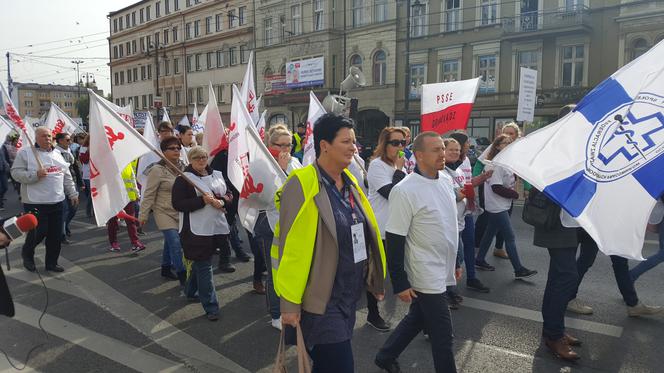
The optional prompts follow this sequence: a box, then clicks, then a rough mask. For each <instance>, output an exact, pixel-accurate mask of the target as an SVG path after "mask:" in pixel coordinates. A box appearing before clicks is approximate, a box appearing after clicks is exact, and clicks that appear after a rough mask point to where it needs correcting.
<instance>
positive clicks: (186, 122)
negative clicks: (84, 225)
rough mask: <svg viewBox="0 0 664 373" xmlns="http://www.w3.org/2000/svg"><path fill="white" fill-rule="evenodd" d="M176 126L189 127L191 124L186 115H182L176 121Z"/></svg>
mask: <svg viewBox="0 0 664 373" xmlns="http://www.w3.org/2000/svg"><path fill="white" fill-rule="evenodd" d="M178 126H182V127H191V124H190V123H189V118H188V117H187V116H186V115H185V116H183V117H182V119H180V121H179V122H178Z"/></svg>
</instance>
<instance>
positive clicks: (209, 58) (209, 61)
mask: <svg viewBox="0 0 664 373" xmlns="http://www.w3.org/2000/svg"><path fill="white" fill-rule="evenodd" d="M213 56H214V52H207V55H206V58H205V59H206V62H207V69H208V70H212V57H213Z"/></svg>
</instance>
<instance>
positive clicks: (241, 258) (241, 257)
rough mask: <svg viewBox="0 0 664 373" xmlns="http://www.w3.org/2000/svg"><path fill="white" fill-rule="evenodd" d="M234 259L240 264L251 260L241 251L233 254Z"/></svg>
mask: <svg viewBox="0 0 664 373" xmlns="http://www.w3.org/2000/svg"><path fill="white" fill-rule="evenodd" d="M235 257H236V258H237V260H239V261H241V262H245V263H246V262H248V261H250V260H251V255H249V254H247V253H245V252H244V251H242V250H238V251H236V252H235Z"/></svg>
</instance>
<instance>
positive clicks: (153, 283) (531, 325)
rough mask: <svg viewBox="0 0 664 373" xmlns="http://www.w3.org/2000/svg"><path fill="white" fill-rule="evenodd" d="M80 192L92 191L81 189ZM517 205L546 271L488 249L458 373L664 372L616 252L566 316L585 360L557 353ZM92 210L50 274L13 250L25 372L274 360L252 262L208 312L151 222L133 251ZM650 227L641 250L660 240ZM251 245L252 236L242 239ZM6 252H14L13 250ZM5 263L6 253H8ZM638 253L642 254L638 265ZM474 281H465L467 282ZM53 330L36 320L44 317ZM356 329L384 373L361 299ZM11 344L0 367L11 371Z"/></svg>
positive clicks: (398, 307) (464, 322) (460, 317)
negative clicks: (172, 265) (166, 255)
mask: <svg viewBox="0 0 664 373" xmlns="http://www.w3.org/2000/svg"><path fill="white" fill-rule="evenodd" d="M6 197H7V203H6V206H7V209H6V210H5V211H4V212H3V215H4V216H5V217H8V216H11V215H13V214H15V213H18V212H19V210H20V204H19V202H18V198H17V195H16V193H15V192H14V191H13V190H12V191H10V192H9V193H8V194H7V196H6ZM82 203H83V204H85V203H87V201H85V200H84V201H83V202H82ZM520 214H521V209H520V207H518V206H517V207H515V210H514V215H513V217H512V222H513V225H514V228H515V232H516V235H517V237H518V241H517V244H518V247H519V254H520V256H521V260H522V262H523V263H524V265H525V266H527V267H528V268H532V269H536V270H538V271H539V274H538V275H537V276H535V277H533V278H531V279H529V280H528V281H516V280H514V279H513V273H512V269H511V265H510V263H509V261H507V260H501V259H498V258H494V257H492V256H488V261H489V262H490V263H492V264H493V265H495V266H496V271H495V272H490V273H488V272H479V276H480V278H481V280H482V281H483V282H484V283H485V284H487V285H488V286H490V287H491V292H490V293H489V294H479V293H474V292H470V291H467V290H466V289H465V287H464V286H463V285H462V286H460V291H461V293H462V294H463V295H464V296H465V301H464V303H463V305H462V307H461V309H459V310H456V311H452V319H453V323H454V331H455V337H456V339H455V350H456V360H457V366H458V368H459V371H460V372H481V373H487V372H492V373H493V372H537V373H540V372H544V373H548V372H630V373H632V372H661V371H664V368H662V367H663V366H664V354H663V353H662V351H664V350H663V349H662V343H661V341H662V335H664V315H662V316H655V317H648V318H629V317H627V313H626V307H625V304H624V303H623V301H622V299H621V297H620V294H619V292H618V289H617V286H616V283H615V280H614V278H613V273H612V271H611V262H610V260H609V259H608V257H606V256H604V255H603V254H601V253H600V254H599V256H598V258H597V261H596V262H595V265H594V266H593V268H591V269H590V271H589V273H588V274H587V276H586V278H585V281H584V283H583V284H582V286H581V291H580V293H579V296H580V298H582V299H583V300H584V301H586V302H587V303H589V304H590V305H592V307H593V308H594V310H595V313H594V314H593V315H591V316H579V315H574V314H568V321H567V325H568V328H569V329H568V331H569V332H570V333H571V334H572V335H574V336H576V337H578V338H580V339H581V340H582V341H583V342H584V344H583V347H581V348H578V349H577V351H578V352H579V354H580V355H581V357H582V358H581V360H580V361H579V362H578V363H575V364H570V363H565V362H563V361H561V360H558V359H556V358H555V357H554V356H553V355H551V354H550V353H549V352H548V351H547V350H546V349H545V348H543V347H542V344H541V339H540V335H541V327H542V324H541V315H540V312H539V310H540V306H541V301H542V294H543V291H544V286H545V284H546V273H547V268H548V261H549V260H548V255H547V253H546V251H545V249H541V248H537V247H534V246H533V245H532V228H531V227H529V226H527V225H525V224H524V223H523V222H522V221H521V218H520ZM84 215H85V214H84V210H83V209H81V210H80V211H79V213H78V216H77V217H76V219H75V220H74V222H73V223H72V231H73V235H72V241H73V242H72V244H71V245H63V250H62V255H61V260H60V264H61V265H63V266H64V267H65V268H66V269H67V271H66V272H64V273H62V274H53V273H43V246H40V247H39V248H38V249H37V253H38V254H37V263H38V269H39V270H40V272H41V277H42V278H43V280H44V283H45V284H46V287H47V289H48V294H46V292H45V290H44V288H43V286H42V282H41V280H40V277H39V276H38V275H37V274H34V273H29V272H27V271H25V270H24V269H23V267H22V265H21V257H20V246H21V243H22V242H23V241H22V240H19V241H17V242H15V243H13V244H12V245H11V246H10V248H9V256H10V261H11V265H12V269H11V271H6V268H3V269H4V270H5V274H6V275H7V277H8V283H9V287H10V289H11V291H12V294H13V296H14V301H15V302H16V306H17V314H16V316H15V317H14V318H13V319H8V318H6V317H4V316H0V349H3V350H4V351H5V352H6V353H7V354H8V355H9V357H10V358H11V360H12V361H13V362H14V363H15V364H16V365H18V366H19V367H21V366H22V365H23V363H25V358H26V355H27V353H28V352H29V351H30V350H31V349H32V348H33V347H34V346H38V345H41V347H39V348H37V349H36V350H35V351H34V352H33V353H32V355H31V357H30V360H29V361H28V366H27V368H26V370H25V371H28V372H70V373H76V372H131V371H141V372H159V371H164V372H233V373H235V372H271V367H272V363H273V361H274V357H275V352H276V350H277V345H278V341H279V332H278V331H277V330H275V329H272V328H271V327H270V325H269V321H270V318H269V316H268V315H267V311H266V304H265V298H264V297H263V296H259V295H256V294H253V293H252V292H251V290H252V286H251V274H252V271H253V263H235V265H236V266H237V268H238V271H237V272H235V273H232V274H216V275H215V277H214V279H215V285H216V290H217V296H218V298H219V301H220V304H221V318H220V320H219V321H218V322H210V321H208V320H207V319H206V318H205V317H204V312H203V310H202V307H201V305H200V304H199V303H187V301H186V300H185V299H184V298H183V297H182V296H181V294H180V291H179V289H178V285H177V282H176V281H164V280H162V278H161V276H160V272H159V269H160V263H161V252H162V247H163V241H162V236H161V233H160V232H159V231H158V230H157V228H156V227H155V226H154V224H152V223H150V224H148V226H147V227H146V232H147V235H146V236H143V237H141V239H142V240H143V242H144V243H145V244H146V245H147V247H148V248H147V250H145V251H144V252H142V253H140V255H138V256H132V255H131V254H130V252H129V248H130V246H129V242H128V238H127V235H126V232H124V230H123V231H121V232H120V234H119V237H120V244H121V246H122V248H123V251H122V252H120V253H112V252H109V251H108V247H109V244H108V239H107V236H106V230H105V229H104V228H97V227H96V226H95V225H94V221H93V220H92V219H88V218H85V217H84ZM655 239H656V237H653V236H648V241H647V243H646V246H645V249H644V255H645V256H647V255H650V254H652V253H654V252H655V251H656V250H657V245H656V242H655ZM244 246H245V248H246V249H247V250H248V242H247V240H246V237H245V239H244ZM2 254H3V255H4V253H2ZM2 259H3V260H2V261H1V262H0V263H4V258H2ZM630 264H631V265H634V264H635V263H630ZM461 283H462V284H463V283H464V282H463V281H462V282H461ZM663 286H664V266H661V267H658V268H655V269H653V270H651V271H650V272H648V273H647V274H645V275H644V276H642V277H641V279H640V280H639V282H638V283H637V290H638V292H639V297H640V299H641V300H642V301H643V302H645V303H648V304H659V305H661V304H664V295H663V294H664V293H663V292H662V287H663ZM46 306H48V307H47V310H46V315H45V316H44V317H43V319H42V320H41V325H42V326H43V329H44V331H45V332H46V333H47V334H45V333H44V331H42V330H41V329H40V327H39V322H38V320H39V317H40V315H41V313H42V310H43V309H44V307H46ZM380 307H381V312H382V314H383V316H384V317H385V318H386V319H387V320H388V321H390V322H391V323H392V324H393V325H394V326H396V324H397V323H398V322H399V320H401V318H402V317H403V316H404V314H405V313H406V311H407V305H405V304H404V303H402V302H400V301H398V300H397V299H396V297H395V296H393V295H392V294H391V292H388V295H387V297H386V300H385V301H384V302H382V303H381V306H380ZM357 320H358V322H357V325H356V329H355V334H354V337H353V350H354V356H355V366H356V371H357V372H360V373H364V372H368V373H374V372H376V373H377V372H379V370H378V369H377V368H376V367H375V366H374V365H373V357H374V355H375V353H376V351H377V350H378V349H379V348H380V346H381V345H382V344H383V342H384V341H385V340H386V338H387V337H388V335H389V333H379V332H377V331H375V330H374V329H373V328H371V327H370V326H368V325H366V322H365V321H366V309H365V308H364V305H362V306H361V307H360V309H359V310H358V317H357ZM288 359H289V362H290V368H291V371H297V368H296V366H295V365H294V362H295V360H294V359H295V353H294V349H293V348H291V349H290V350H289V351H288ZM399 361H400V363H401V366H402V369H403V371H404V372H433V362H432V358H431V351H430V345H429V342H428V341H427V340H426V339H425V338H424V337H423V336H418V337H417V338H415V340H413V342H412V343H411V345H410V346H409V347H408V348H407V349H406V351H405V352H404V353H403V355H402V356H401V357H400V359H399ZM13 371H14V370H13V368H12V367H11V366H10V365H9V363H8V362H7V361H6V360H5V358H4V356H3V355H2V354H0V373H2V372H13Z"/></svg>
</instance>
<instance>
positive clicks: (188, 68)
mask: <svg viewBox="0 0 664 373" xmlns="http://www.w3.org/2000/svg"><path fill="white" fill-rule="evenodd" d="M192 58H194V56H187V72H188V73H190V72H192V71H193V70H192V64H191V59H192Z"/></svg>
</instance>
